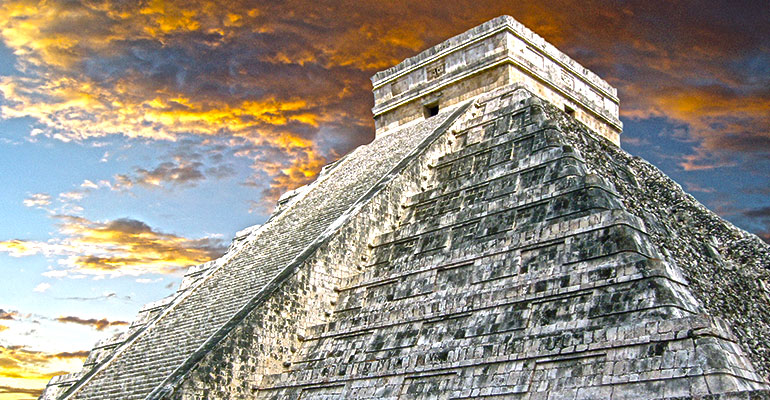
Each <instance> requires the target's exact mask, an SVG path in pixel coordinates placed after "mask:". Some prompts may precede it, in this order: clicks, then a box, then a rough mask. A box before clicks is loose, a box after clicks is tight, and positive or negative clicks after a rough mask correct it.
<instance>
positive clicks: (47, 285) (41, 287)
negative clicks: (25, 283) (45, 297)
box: [32, 282, 51, 293]
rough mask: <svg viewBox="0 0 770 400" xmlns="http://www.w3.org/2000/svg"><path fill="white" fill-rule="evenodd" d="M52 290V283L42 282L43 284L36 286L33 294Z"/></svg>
mask: <svg viewBox="0 0 770 400" xmlns="http://www.w3.org/2000/svg"><path fill="white" fill-rule="evenodd" d="M50 288H51V284H50V283H47V282H42V283H40V284H38V285H37V286H35V288H34V289H32V291H33V292H38V293H45V292H46V291H47V290H48V289H50Z"/></svg>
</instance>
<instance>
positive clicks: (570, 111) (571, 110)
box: [564, 104, 575, 117]
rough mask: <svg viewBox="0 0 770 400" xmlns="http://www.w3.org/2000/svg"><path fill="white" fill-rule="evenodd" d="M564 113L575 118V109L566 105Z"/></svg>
mask: <svg viewBox="0 0 770 400" xmlns="http://www.w3.org/2000/svg"><path fill="white" fill-rule="evenodd" d="M564 112H565V113H567V115H569V116H570V117H574V116H575V109H574V108H572V107H570V106H568V105H566V104H565V105H564Z"/></svg>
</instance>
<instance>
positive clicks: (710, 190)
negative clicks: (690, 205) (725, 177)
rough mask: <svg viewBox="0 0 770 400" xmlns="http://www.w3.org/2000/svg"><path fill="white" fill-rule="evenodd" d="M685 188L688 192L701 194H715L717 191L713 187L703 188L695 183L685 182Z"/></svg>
mask: <svg viewBox="0 0 770 400" xmlns="http://www.w3.org/2000/svg"><path fill="white" fill-rule="evenodd" d="M684 186H685V187H686V188H687V190H688V191H691V192H701V193H715V192H716V189H714V188H712V187H703V186H701V185H699V184H697V183H694V182H685V183H684Z"/></svg>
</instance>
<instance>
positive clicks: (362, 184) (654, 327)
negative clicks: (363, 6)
mask: <svg viewBox="0 0 770 400" xmlns="http://www.w3.org/2000/svg"><path fill="white" fill-rule="evenodd" d="M516 24H517V23H516V22H515V21H514V20H513V19H512V18H510V17H501V18H498V19H495V20H492V21H490V22H488V23H486V24H484V25H482V26H480V27H477V28H474V29H473V30H471V31H469V32H466V33H465V34H462V35H460V36H458V37H455V38H452V39H450V40H448V41H447V42H445V43H444V44H441V45H438V46H436V47H434V48H432V49H429V50H427V51H426V52H424V53H421V54H420V55H418V56H416V57H414V58H412V59H409V60H406V61H405V62H404V63H402V64H399V66H396V67H394V68H393V69H391V70H388V71H386V72H387V73H385V74H384V75H375V79H374V80H375V99H376V100H375V115H377V116H378V120H377V138H376V139H375V140H374V141H373V142H372V143H371V144H369V145H367V146H362V147H360V148H358V149H356V150H355V151H353V152H352V153H350V154H349V155H347V156H345V157H343V158H342V159H340V160H339V161H337V162H335V163H334V164H331V165H329V166H327V167H326V168H324V170H323V171H322V173H321V175H320V176H319V178H318V179H317V180H316V181H315V182H314V183H312V184H310V185H308V186H307V187H303V188H300V189H298V190H295V191H292V192H290V193H287V194H286V195H285V196H284V197H282V199H281V200H280V201H279V204H278V205H277V208H276V211H275V213H274V215H273V216H272V217H271V218H270V219H269V220H268V221H267V222H266V223H265V224H264V225H262V226H258V227H254V228H252V229H249V230H247V231H244V232H243V233H242V234H240V235H239V236H238V237H237V238H236V240H235V241H234V242H233V245H232V246H231V248H230V249H229V251H228V253H227V254H226V255H225V256H223V257H222V258H220V259H218V260H215V261H212V262H210V263H207V264H204V265H202V266H199V267H196V268H193V269H191V270H190V272H189V274H188V275H187V276H186V278H185V280H184V282H183V284H182V286H181V287H180V290H179V291H178V292H177V293H176V294H174V295H172V296H171V297H169V298H167V299H164V300H162V301H160V302H157V303H153V304H151V305H148V306H146V307H145V308H144V309H143V311H142V312H141V313H140V316H139V318H138V319H137V322H135V323H134V324H132V326H131V329H130V330H129V331H128V332H127V333H126V334H124V335H122V336H120V337H117V338H113V339H112V340H111V341H108V342H105V343H102V344H100V345H99V346H98V347H97V349H95V351H94V352H93V353H92V357H89V360H88V361H87V367H86V368H84V370H83V371H81V372H80V373H76V374H74V375H69V376H65V377H62V378H55V380H52V383H51V384H49V388H48V389H47V390H46V393H44V395H43V397H44V398H62V399H64V398H66V399H303V400H305V399H340V398H350V399H397V398H398V399H463V398H501V399H502V398H506V399H608V398H612V399H700V398H709V399H749V398H751V399H754V398H757V399H762V398H770V383H769V378H768V374H769V373H770V339H769V338H770V291H768V290H767V289H766V288H767V287H768V280H769V279H770V276H769V275H768V266H770V247H769V246H768V245H766V244H765V243H764V242H762V241H761V240H760V239H758V238H757V237H756V236H754V235H751V234H748V233H746V232H744V231H742V230H740V229H738V228H736V227H734V226H732V225H731V224H730V223H728V222H726V221H724V220H722V219H721V218H719V217H718V216H716V215H715V214H713V213H712V212H710V211H709V210H707V209H705V208H704V207H703V206H702V205H700V204H699V203H698V202H697V201H696V200H695V199H694V198H692V197H691V196H689V195H687V194H686V193H684V192H683V191H682V189H681V187H680V186H679V185H677V184H676V183H674V182H673V181H671V180H670V179H669V178H667V177H666V176H665V175H664V174H663V173H661V172H660V171H659V170H658V169H656V168H655V167H653V166H652V165H650V164H649V163H647V162H645V161H643V160H641V159H639V158H635V157H632V156H630V155H628V154H627V153H625V152H624V151H623V150H621V149H620V148H619V147H618V146H617V135H618V131H617V128H618V127H619V124H618V123H617V121H616V116H617V115H616V110H615V114H614V116H613V114H612V112H613V103H612V102H611V101H610V102H609V103H608V102H606V101H602V102H599V103H596V102H593V103H591V102H582V101H578V100H580V99H581V98H580V97H579V96H578V95H574V96H573V95H571V94H570V93H571V92H569V88H567V89H564V90H562V89H560V90H559V91H558V93H561V94H559V96H562V97H558V96H556V95H554V93H557V92H556V91H554V92H549V91H548V90H551V89H553V87H551V89H548V88H545V89H543V88H538V87H533V85H532V82H530V81H526V80H524V81H519V80H515V79H514V81H510V80H507V79H508V78H511V77H516V76H517V75H516V74H514V73H512V70H511V69H510V68H514V67H515V68H519V67H520V65H519V64H515V63H516V62H518V61H516V60H517V59H516V58H515V57H514V58H511V57H509V54H508V50H509V49H510V48H511V47H512V46H513V44H512V42H511V39H510V37H508V36H506V35H513V34H518V35H519V36H517V37H520V38H528V39H527V40H529V41H532V42H533V43H537V37H534V36H532V35H531V32H529V33H527V32H528V31H522V30H521V29H522V28H521V27H520V26H519V25H516ZM500 37H503V38H507V39H505V40H498V39H499V38H500ZM485 41H488V42H489V43H491V44H490V46H489V49H493V48H496V47H495V43H496V44H498V45H502V46H503V53H504V54H506V55H505V57H504V58H502V60H503V61H502V62H501V61H500V60H501V59H498V58H496V57H497V56H496V55H495V54H491V53H490V52H491V51H492V50H490V51H489V52H487V53H483V54H482V57H481V60H482V62H479V63H476V61H474V60H475V59H469V58H468V57H470V56H469V54H477V53H478V51H479V50H478V48H479V46H481V44H479V42H481V43H482V44H483V43H486V42H485ZM540 48H542V49H543V54H545V55H550V56H552V59H553V60H556V59H558V60H561V61H560V62H562V64H560V65H563V66H565V68H567V66H570V65H572V64H571V63H570V60H568V59H566V58H563V57H561V56H558V57H557V56H554V54H555V53H553V51H554V50H553V49H550V48H548V47H546V46H544V45H543V46H541V47H540ZM456 51H462V52H464V53H462V54H463V56H462V57H455V58H452V57H453V54H457V53H456ZM501 54H502V53H501ZM565 57H566V56H565ZM437 59H439V61H441V60H444V61H441V63H440V65H439V66H436V65H437V64H436V63H437V62H438V61H436V60H437ZM451 60H455V61H456V62H460V61H457V60H461V61H462V63H465V64H463V65H471V66H473V65H476V66H478V68H481V69H477V70H475V72H474V73H472V74H466V71H464V70H463V69H462V68H460V69H458V68H455V69H453V64H452V62H453V61H451ZM469 60H470V61H469ZM530 60H531V57H530ZM420 65H428V66H429V67H430V68H427V67H420ZM482 67H483V68H482ZM578 67H579V66H574V65H573V66H571V67H569V68H568V69H565V70H566V71H573V70H579V68H578ZM405 68H406V69H405ZM408 68H412V70H411V71H412V72H408V71H409V69H408ZM421 68H422V69H421ZM468 68H470V67H468ZM473 68H476V67H473ZM489 68H491V69H489ZM581 68H582V67H581ZM426 71H427V72H426ZM586 71H587V70H586ZM530 72H532V71H530ZM535 72H537V71H535ZM541 72H542V71H541ZM562 72H563V71H562ZM409 74H415V75H414V76H416V77H418V78H419V79H418V78H414V79H413V77H412V75H409ZM458 74H461V75H462V76H460V78H458V76H459V75H458ZM389 76H392V77H395V78H394V79H401V80H403V81H410V80H413V81H410V82H411V86H409V87H408V88H404V89H403V90H401V89H399V91H393V90H391V92H387V93H385V92H382V91H380V92H378V90H379V89H378V87H379V88H383V87H386V85H391V87H395V86H397V85H396V84H397V83H398V82H396V83H387V84H385V83H381V82H384V81H385V80H387V79H390V78H388V77H389ZM557 76H561V75H559V74H557ZM574 76H575V77H579V76H578V75H574ZM582 76H583V78H581V79H583V80H584V82H587V83H586V84H589V83H590V84H592V85H594V86H592V87H595V88H597V89H596V90H600V91H601V92H602V93H604V94H605V95H606V96H607V97H606V98H605V100H608V101H609V100H612V96H613V93H612V91H611V90H609V89H607V90H605V89H606V88H605V89H602V88H603V87H604V86H603V84H602V83H601V82H600V81H596V79H598V78H595V77H593V76H590V75H589V74H588V73H587V72H585V73H582ZM546 78H547V76H546V75H540V78H539V79H541V80H542V81H545V79H546ZM442 80H445V81H444V86H441V88H443V89H442V95H441V96H437V95H436V92H435V85H438V83H436V82H439V81H442ZM560 82H562V84H565V83H564V82H567V81H566V80H562V81H560ZM573 84H574V82H573ZM431 85H434V86H431ZM447 85H448V86H447ZM570 87H573V88H574V87H577V86H576V84H575V86H570ZM458 88H459V89H458ZM546 89H547V90H546ZM396 92H398V93H396ZM383 93H384V94H383ZM558 93H557V94H558ZM410 96H411V97H410ZM415 96H417V97H415ZM415 99H416V100H415ZM437 99H438V100H437ZM565 99H566V100H565ZM570 99H571V100H570ZM436 101H438V103H436ZM565 101H568V102H569V103H560V102H565ZM414 104H417V105H418V106H419V107H413V106H414ZM568 104H569V105H570V106H569V107H568V106H567V105H568ZM580 107H583V108H580ZM597 107H603V108H601V109H599V108H597ZM423 108H424V110H423ZM423 111H430V113H426V114H422V113H423ZM434 111H435V112H434ZM415 113H419V115H417V114H415ZM601 124H605V126H604V127H599V128H597V127H598V126H599V125H601ZM595 128H596V129H595Z"/></svg>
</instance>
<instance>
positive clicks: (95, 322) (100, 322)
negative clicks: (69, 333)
mask: <svg viewBox="0 0 770 400" xmlns="http://www.w3.org/2000/svg"><path fill="white" fill-rule="evenodd" d="M56 321H58V322H62V323H72V324H78V325H85V326H90V327H92V328H94V329H96V330H97V331H103V330H105V329H107V328H109V327H111V326H126V325H128V322H126V321H108V320H107V319H106V318H102V319H96V318H88V319H84V318H80V317H75V316H71V315H68V316H66V317H58V318H56ZM74 354H75V353H72V354H69V356H70V357H76V356H75V355H74ZM86 355H87V354H86Z"/></svg>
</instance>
